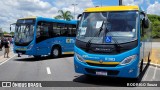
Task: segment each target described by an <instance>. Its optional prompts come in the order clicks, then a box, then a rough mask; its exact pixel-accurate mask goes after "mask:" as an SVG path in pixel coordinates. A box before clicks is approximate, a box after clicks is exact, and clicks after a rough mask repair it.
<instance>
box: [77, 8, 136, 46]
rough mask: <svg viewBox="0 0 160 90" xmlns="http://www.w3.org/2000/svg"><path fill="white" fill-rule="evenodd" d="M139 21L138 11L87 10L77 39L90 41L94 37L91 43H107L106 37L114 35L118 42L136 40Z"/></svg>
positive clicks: (80, 24)
mask: <svg viewBox="0 0 160 90" xmlns="http://www.w3.org/2000/svg"><path fill="white" fill-rule="evenodd" d="M104 22H105V23H104ZM137 23H138V12H137V11H117V12H86V13H83V16H82V19H81V21H80V23H79V27H78V32H77V39H78V40H80V41H83V42H88V41H89V40H90V39H92V38H94V39H92V41H91V43H96V44H106V43H107V42H106V41H105V38H106V37H112V38H114V39H116V40H117V42H118V43H126V42H130V41H134V40H136V39H137ZM101 28H102V30H101V32H99V30H100V29H101ZM97 32H99V34H98V35H96V33H97ZM95 35H96V36H95ZM113 43H115V42H114V41H111V42H110V44H113ZM107 44H108V43H107Z"/></svg>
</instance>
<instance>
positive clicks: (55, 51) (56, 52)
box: [51, 46, 61, 58]
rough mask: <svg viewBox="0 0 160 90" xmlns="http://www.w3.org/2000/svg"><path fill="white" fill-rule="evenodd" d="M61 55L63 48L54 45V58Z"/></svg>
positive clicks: (52, 52) (52, 55)
mask: <svg viewBox="0 0 160 90" xmlns="http://www.w3.org/2000/svg"><path fill="white" fill-rule="evenodd" d="M60 55H61V49H60V47H57V46H56V47H53V48H52V51H51V57H53V58H58V57H60Z"/></svg>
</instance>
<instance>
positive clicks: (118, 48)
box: [105, 28, 121, 53]
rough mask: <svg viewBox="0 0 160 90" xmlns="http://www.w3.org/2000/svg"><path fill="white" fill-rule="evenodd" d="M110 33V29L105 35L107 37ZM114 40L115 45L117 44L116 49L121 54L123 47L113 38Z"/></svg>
mask: <svg viewBox="0 0 160 90" xmlns="http://www.w3.org/2000/svg"><path fill="white" fill-rule="evenodd" d="M109 32H110V31H109V30H108V28H106V34H105V35H107V34H108V33H109ZM109 34H110V36H113V35H112V34H111V33H109ZM112 39H113V41H114V43H115V44H114V46H115V48H116V51H117V52H119V53H120V50H121V46H120V45H119V43H118V41H117V39H115V38H112Z"/></svg>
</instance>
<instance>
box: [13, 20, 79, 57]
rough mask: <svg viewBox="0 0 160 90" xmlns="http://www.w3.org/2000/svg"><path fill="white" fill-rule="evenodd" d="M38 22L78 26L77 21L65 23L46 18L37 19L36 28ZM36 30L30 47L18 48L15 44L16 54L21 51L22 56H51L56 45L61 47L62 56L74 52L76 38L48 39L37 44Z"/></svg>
mask: <svg viewBox="0 0 160 90" xmlns="http://www.w3.org/2000/svg"><path fill="white" fill-rule="evenodd" d="M38 21H46V22H55V23H64V24H72V25H76V24H77V21H76V20H72V21H65V20H57V19H51V18H44V17H37V18H36V23H35V27H36V26H37V22H38ZM36 32H37V31H36V28H34V39H33V41H32V42H31V43H30V44H29V45H28V46H16V45H15V43H14V47H13V51H14V53H17V52H16V51H17V50H18V51H20V53H21V54H24V55H50V53H51V50H52V47H53V46H54V45H59V46H60V47H61V49H62V54H65V53H66V52H72V53H73V51H74V42H75V37H67V36H66V37H63V36H60V37H53V38H49V39H46V40H44V41H41V42H39V43H36Z"/></svg>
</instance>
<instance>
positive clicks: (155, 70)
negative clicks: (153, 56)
mask: <svg viewBox="0 0 160 90" xmlns="http://www.w3.org/2000/svg"><path fill="white" fill-rule="evenodd" d="M157 63H158V61H157ZM156 72H157V66H156V67H155V69H154V74H153V77H152V79H151V81H153V80H154V79H155V76H156Z"/></svg>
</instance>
